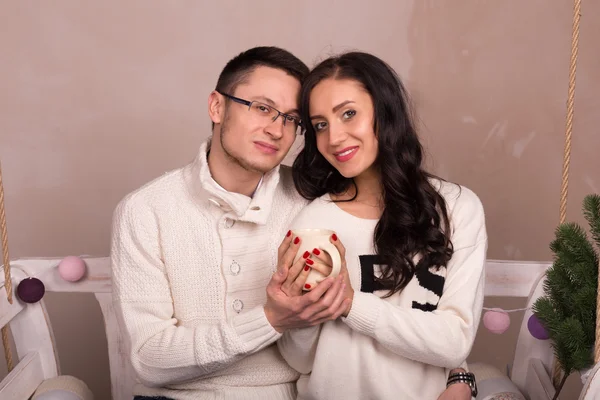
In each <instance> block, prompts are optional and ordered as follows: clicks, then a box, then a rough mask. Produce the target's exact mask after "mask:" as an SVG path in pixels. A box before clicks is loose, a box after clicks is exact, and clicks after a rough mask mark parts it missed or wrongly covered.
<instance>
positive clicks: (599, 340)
mask: <svg viewBox="0 0 600 400" xmlns="http://www.w3.org/2000/svg"><path fill="white" fill-rule="evenodd" d="M598 270H599V272H600V262H599V263H598ZM599 362H600V273H599V274H598V293H597V294H596V350H595V351H594V363H595V364H598V363H599Z"/></svg>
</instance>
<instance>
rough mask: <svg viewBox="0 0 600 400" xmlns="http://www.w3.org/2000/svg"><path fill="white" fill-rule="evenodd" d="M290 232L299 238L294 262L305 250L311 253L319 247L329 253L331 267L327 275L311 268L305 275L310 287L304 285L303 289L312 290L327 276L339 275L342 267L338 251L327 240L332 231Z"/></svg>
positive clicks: (305, 230) (307, 230)
mask: <svg viewBox="0 0 600 400" xmlns="http://www.w3.org/2000/svg"><path fill="white" fill-rule="evenodd" d="M292 233H293V235H294V237H296V236H297V237H299V238H300V240H301V242H300V248H299V249H298V253H296V257H294V262H296V261H297V260H298V259H299V258H300V257H302V255H303V254H304V253H305V252H307V251H308V252H309V253H312V251H313V249H319V250H322V251H324V252H326V253H327V254H329V257H331V263H332V267H333V268H332V269H331V273H330V274H329V275H327V276H326V275H323V274H322V273H320V272H319V271H317V270H314V269H311V270H310V272H309V273H308V276H307V277H306V283H307V284H309V285H310V287H309V288H306V287H304V288H303V290H312V289H313V288H314V287H315V286H316V285H317V284H318V283H319V282H322V281H323V280H325V279H326V278H328V277H329V276H331V277H332V278H335V277H336V276H338V275H339V273H340V269H341V268H342V259H341V257H340V252H339V251H338V249H337V247H335V246H334V245H333V244H332V243H331V242H330V241H329V238H330V237H331V235H332V234H333V231H330V230H327V229H294V230H293V231H292Z"/></svg>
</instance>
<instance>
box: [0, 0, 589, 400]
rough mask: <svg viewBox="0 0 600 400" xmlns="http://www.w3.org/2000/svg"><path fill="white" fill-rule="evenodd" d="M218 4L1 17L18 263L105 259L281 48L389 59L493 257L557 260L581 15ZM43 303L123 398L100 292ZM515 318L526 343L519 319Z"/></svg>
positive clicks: (107, 6)
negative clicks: (553, 244) (243, 62)
mask: <svg viewBox="0 0 600 400" xmlns="http://www.w3.org/2000/svg"><path fill="white" fill-rule="evenodd" d="M217 3H218V2H202V1H181V2H157V1H155V2H148V1H141V0H140V1H118V2H117V1H103V2H80V1H76V0H62V1H53V2H33V1H16V0H13V1H10V0H9V1H3V2H2V3H1V4H0V24H1V25H2V31H3V34H2V35H0V49H1V53H0V54H1V56H0V159H1V161H2V165H3V171H4V181H5V189H6V209H7V215H8V228H9V240H10V246H11V254H10V255H11V258H17V257H23V256H63V255H68V254H91V255H107V254H108V250H109V246H108V245H109V229H110V217H111V213H112V210H113V208H114V206H115V205H116V203H117V201H118V200H119V199H120V198H121V197H122V196H123V195H124V194H125V193H127V192H128V191H130V190H133V189H134V188H136V187H138V186H139V185H141V184H142V183H144V182H146V181H148V180H150V179H152V178H153V177H155V176H157V175H160V174H162V173H163V172H165V171H167V170H170V169H172V168H176V167H179V166H181V165H183V164H185V163H186V162H188V161H189V160H190V159H191V158H192V157H193V156H194V155H195V151H196V149H197V147H198V145H199V144H200V142H201V141H202V140H203V139H204V138H206V137H207V136H208V134H209V120H208V117H207V115H206V98H207V95H208V93H209V91H210V90H211V89H212V88H213V87H214V84H215V81H216V77H217V75H218V73H219V72H220V69H221V68H222V67H223V65H224V64H225V62H226V61H227V60H228V59H229V58H230V57H231V56H233V55H234V54H235V53H237V52H239V51H241V50H243V49H245V48H248V47H251V46H255V45H264V44H273V45H278V46H282V47H285V48H287V49H289V50H291V51H293V52H294V53H296V54H297V55H298V56H299V57H301V58H302V59H303V60H305V61H306V62H307V63H308V64H309V65H314V63H315V61H317V60H318V59H321V58H323V57H325V56H327V55H328V54H329V53H331V52H336V51H339V50H345V49H360V50H365V51H369V52H373V53H375V54H377V55H379V56H381V57H383V58H384V59H386V60H387V61H388V62H389V63H390V64H391V65H392V66H393V67H394V68H396V69H397V71H398V72H399V73H400V74H401V76H402V77H403V78H404V79H405V81H406V83H407V85H408V87H409V89H410V90H411V91H412V93H413V97H414V99H415V102H416V105H417V108H418V110H419V113H420V117H421V120H422V123H423V129H422V135H423V140H424V142H425V144H426V145H427V148H428V151H429V153H430V155H431V156H432V163H431V165H432V168H433V170H434V171H435V172H437V173H439V174H440V175H442V176H443V177H445V178H448V179H450V180H454V181H457V182H460V183H462V184H465V185H467V186H469V187H470V188H471V189H473V190H474V191H475V192H476V193H478V194H479V196H480V197H481V199H482V201H483V203H484V206H485V208H486V211H487V220H488V226H489V237H490V247H489V256H490V257H491V258H501V259H524V260H548V259H550V257H551V254H550V252H549V250H548V243H549V242H550V240H551V239H552V237H553V231H554V228H555V226H556V224H557V220H558V205H559V188H560V175H561V165H562V152H563V132H564V119H565V100H566V93H567V79H568V64H569V55H570V53H569V52H570V41H571V33H570V29H571V18H572V17H571V1H566V0H561V1H542V0H529V1H527V2H524V1H517V0H511V1H508V0H507V1H502V2H500V1H475V0H469V1H467V0H461V1H435V2H434V1H426V0H420V1H402V2H399V1H395V0H388V1H373V2H370V4H369V5H367V4H368V3H367V2H364V1H359V0H347V1H344V2H339V1H304V2H300V1H297V2H293V4H292V2H289V3H288V2H275V1H271V2H267V1H258V0H255V1H251V2H242V1H239V2H234V1H224V2H220V3H221V4H217ZM597 15H600V3H599V2H583V18H582V26H581V39H580V41H581V43H580V45H581V49H580V57H579V69H578V75H577V85H578V86H577V101H576V104H575V106H576V111H575V125H574V138H573V150H572V151H573V153H572V157H573V159H572V165H571V166H572V169H571V180H570V183H571V185H570V193H569V196H570V197H569V199H570V202H569V208H568V218H569V219H573V220H576V221H582V218H581V217H580V215H579V208H580V204H581V200H582V198H583V196H584V195H585V194H587V193H590V192H600V172H599V171H600V158H599V157H598V156H597V153H598V149H600V135H599V132H598V131H597V129H598V128H597V127H598V126H600V114H599V113H598V112H597V110H598V109H599V108H600V102H599V101H598V97H596V96H595V95H596V94H597V93H598V92H599V91H600V54H599V53H598V51H597V45H595V44H594V39H597V38H598V37H600V25H599V24H598V21H597V19H596V20H595V18H596V16H597ZM46 298H47V301H48V305H49V309H50V314H51V318H52V320H53V322H54V329H55V331H56V338H57V341H58V349H59V352H60V355H61V364H62V367H63V371H64V372H65V373H68V374H74V375H77V376H79V377H81V378H83V379H84V380H86V381H87V382H88V384H89V385H90V386H91V387H92V389H93V390H94V391H95V392H96V395H97V398H99V399H106V398H108V393H109V392H108V391H109V379H108V362H107V356H106V354H105V352H106V338H105V336H104V333H103V326H102V321H101V315H100V311H99V308H98V306H97V305H96V304H95V303H94V300H93V298H92V297H91V296H85V295H48V296H47V297H46ZM486 305H488V306H504V307H518V306H522V302H520V303H519V302H517V303H514V302H508V301H507V300H505V299H488V300H487V304H486ZM513 321H514V322H513V328H516V325H517V319H516V315H515V318H513ZM515 330H516V329H513V330H512V333H511V334H507V335H503V336H494V337H492V335H491V334H489V333H487V332H485V331H480V335H479V337H478V339H477V343H476V345H475V349H474V352H473V354H472V359H473V360H489V361H490V362H493V363H495V364H496V365H498V366H499V367H503V366H504V365H505V364H506V363H507V362H508V361H509V360H510V358H511V356H512V351H513V348H514V337H515ZM576 379H577V377H575V380H576ZM573 382H574V381H573ZM573 382H572V386H573V387H575V389H576V386H577V382H574V383H573ZM575 389H572V388H571V389H570V390H575ZM566 398H575V397H574V395H572V396H571V397H568V396H567V397H566Z"/></svg>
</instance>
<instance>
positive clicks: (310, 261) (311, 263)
mask: <svg viewBox="0 0 600 400" xmlns="http://www.w3.org/2000/svg"><path fill="white" fill-rule="evenodd" d="M306 263H307V264H308V265H313V264H314V263H315V262H314V261H313V260H311V259H310V258H309V259H307V260H306Z"/></svg>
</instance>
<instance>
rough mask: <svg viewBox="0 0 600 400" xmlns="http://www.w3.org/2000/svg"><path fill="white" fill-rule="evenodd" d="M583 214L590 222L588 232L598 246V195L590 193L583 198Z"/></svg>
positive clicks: (599, 210) (599, 228)
mask: <svg viewBox="0 0 600 400" xmlns="http://www.w3.org/2000/svg"><path fill="white" fill-rule="evenodd" d="M583 215H584V216H585V219H586V220H587V222H588V223H589V224H590V232H591V234H592V238H593V239H594V241H595V242H596V245H598V247H599V248H600V195H597V194H590V195H587V196H586V197H585V199H583Z"/></svg>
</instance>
